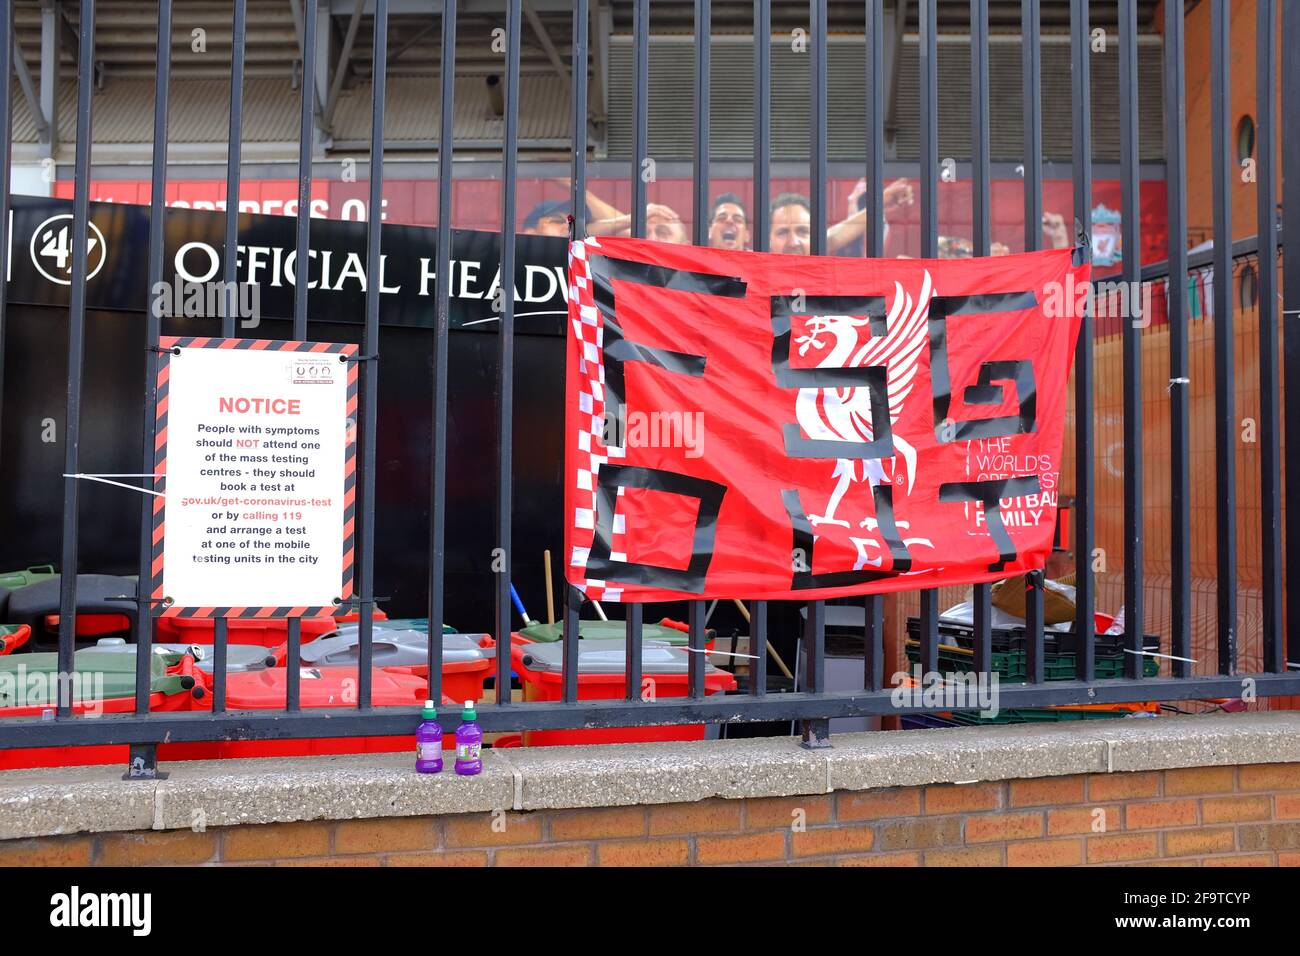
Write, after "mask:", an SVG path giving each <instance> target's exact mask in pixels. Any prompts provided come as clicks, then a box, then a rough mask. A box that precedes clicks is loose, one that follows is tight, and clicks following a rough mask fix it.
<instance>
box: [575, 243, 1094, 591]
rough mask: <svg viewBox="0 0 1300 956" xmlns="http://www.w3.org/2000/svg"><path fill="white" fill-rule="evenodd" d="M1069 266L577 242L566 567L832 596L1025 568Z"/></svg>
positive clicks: (1063, 370)
mask: <svg viewBox="0 0 1300 956" xmlns="http://www.w3.org/2000/svg"><path fill="white" fill-rule="evenodd" d="M1087 277H1088V273H1087V267H1086V266H1084V267H1078V266H1075V265H1074V264H1073V253H1072V251H1071V250H1069V249H1065V250H1054V251H1050V252H1037V253H1029V254H1025V255H1016V256H1004V257H998V258H993V259H954V260H924V259H847V258H844V259H842V258H820V257H816V258H814V257H806V256H782V255H771V254H765V253H751V252H727V251H721V250H713V249H701V248H696V247H692V246H681V245H671V244H664V243H657V242H648V241H645V240H633V239H609V238H605V239H588V240H586V241H584V242H576V243H573V245H572V246H571V249H570V257H569V320H570V328H569V339H568V353H569V354H568V370H567V375H568V379H567V411H566V421H565V442H566V448H565V470H566V485H565V512H566V525H565V551H566V560H565V575H566V578H567V580H568V581H569V582H570V583H571V584H573V585H575V586H577V587H578V588H579V589H580V590H582V591H583V592H584V593H585V594H587V595H588V596H589V597H591V598H593V599H596V600H613V601H618V600H621V601H662V600H673V599H680V598H683V597H697V598H698V597H704V598H713V597H725V598H730V597H745V598H754V599H778V598H795V599H808V598H829V597H836V596H843V595H849V594H864V593H879V592H884V591H897V590H906V589H912V588H918V587H936V586H939V585H945V584H959V583H966V582H976V581H993V580H998V579H999V578H1003V577H1008V576H1010V575H1012V574H1016V573H1018V572H1021V571H1025V570H1028V569H1034V568H1040V567H1042V564H1043V561H1044V560H1045V558H1046V555H1047V553H1048V552H1049V551H1050V550H1051V547H1052V538H1053V533H1054V530H1055V525H1056V506H1057V490H1058V472H1059V468H1060V456H1061V436H1062V430H1063V427H1064V415H1065V387H1066V380H1067V376H1068V374H1069V367H1070V361H1071V357H1072V353H1073V349H1074V345H1075V341H1076V339H1077V337H1078V331H1079V316H1080V314H1081V312H1080V310H1079V308H1078V307H1077V306H1078V303H1079V302H1081V300H1082V296H1083V290H1085V289H1086V287H1087V286H1086V284H1087Z"/></svg>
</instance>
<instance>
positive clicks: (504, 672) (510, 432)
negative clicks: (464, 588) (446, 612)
mask: <svg viewBox="0 0 1300 956" xmlns="http://www.w3.org/2000/svg"><path fill="white" fill-rule="evenodd" d="M520 2H521V0H506V64H505V137H504V139H503V142H502V152H501V179H502V184H501V276H502V279H501V328H500V330H499V331H498V336H499V337H498V339H497V345H498V351H497V362H498V365H497V403H498V404H497V416H498V417H497V442H498V446H497V466H498V471H497V547H498V548H499V549H500V552H499V553H498V554H497V555H496V561H497V562H499V564H497V567H499V568H500V572H499V573H498V575H497V579H496V639H497V678H496V680H497V704H498V705H505V704H508V703H510V616H511V614H513V613H514V611H513V607H512V604H511V599H510V575H511V567H512V565H513V559H512V555H511V553H510V550H511V508H512V506H513V503H514V494H513V480H514V455H513V448H512V442H513V440H514V399H515V375H514V372H515V294H514V275H515V191H516V188H517V185H518V184H517V181H516V178H517V177H516V173H517V167H518V161H519V156H518V141H519V29H520V20H521V19H522V11H521V6H520ZM447 81H448V78H444V80H443V82H444V83H445V82H447ZM449 213H450V210H443V211H442V212H441V213H440V215H441V216H447V215H449ZM430 627H431V628H432V622H430ZM566 663H567V660H566Z"/></svg>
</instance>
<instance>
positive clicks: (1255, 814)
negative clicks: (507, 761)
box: [0, 763, 1300, 866]
mask: <svg viewBox="0 0 1300 956" xmlns="http://www.w3.org/2000/svg"><path fill="white" fill-rule="evenodd" d="M176 863H180V864H198V863H219V864H247V863H275V864H278V865H345V866H352V865H355V866H423V865H436V866H517V865H528V864H549V865H564V866H589V865H595V864H598V865H604V866H618V865H650V866H663V865H675V864H700V865H707V864H737V863H800V864H803V863H807V864H840V865H845V866H969V865H988V866H1000V865H1004V864H1009V865H1012V866H1017V865H1030V866H1033V865H1076V864H1082V863H1092V864H1106V863H1139V864H1151V863H1159V864H1164V865H1173V866H1198V865H1203V866H1220V865H1246V864H1249V865H1257V866H1275V865H1282V866H1300V764H1294V763H1293V764H1258V765H1251V766H1241V767H1202V768H1192V769H1187V770H1167V771H1156V772H1144V773H1117V774H1091V775H1082V776H1072V777H1048V778H1042V779H1037V780H1013V781H1009V782H998V783H973V784H966V785H942V786H931V787H900V788H894V789H889V790H869V791H856V792H855V791H840V792H838V793H834V794H822V795H817V796H804V797H783V798H773V799H752V800H708V801H704V802H701V803H679V804H659V805H654V806H635V807H609V808H602V809H590V810H545V811H535V812H523V813H518V812H514V811H498V812H497V813H475V814H464V815H449V816H442V817H398V818H383V819H374V820H341V821H325V822H311V823H285V824H265V825H258V826H236V827H221V828H214V829H210V830H207V831H206V832H202V833H195V832H191V831H188V830H182V831H165V832H161V831H136V832H132V833H113V834H99V835H83V836H65V837H43V838H38V839H31V840H11V841H0V866H6V865H40V864H47V865H51V864H54V865H56V864H76V865H86V864H105V865H151V864H176Z"/></svg>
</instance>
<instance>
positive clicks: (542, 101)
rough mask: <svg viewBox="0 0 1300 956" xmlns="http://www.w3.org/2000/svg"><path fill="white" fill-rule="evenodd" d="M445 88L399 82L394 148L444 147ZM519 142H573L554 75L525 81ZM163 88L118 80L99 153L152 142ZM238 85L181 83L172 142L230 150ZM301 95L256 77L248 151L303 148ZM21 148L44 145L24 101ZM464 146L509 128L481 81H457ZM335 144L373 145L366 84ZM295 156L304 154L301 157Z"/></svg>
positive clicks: (17, 103)
mask: <svg viewBox="0 0 1300 956" xmlns="http://www.w3.org/2000/svg"><path fill="white" fill-rule="evenodd" d="M438 83H439V81H438V79H437V77H410V76H397V77H390V78H389V80H388V84H387V97H386V100H385V110H384V135H385V138H386V139H387V140H388V141H389V142H390V143H394V144H402V143H409V142H418V141H436V140H437V138H438V135H437V130H438V114H439V85H438ZM60 94H61V95H60V100H61V105H60V109H59V136H60V139H61V141H62V143H63V145H64V149H65V150H67V149H69V148H70V147H71V146H72V144H73V143H74V141H75V140H76V107H77V90H76V86H75V85H73V84H64V85H63V87H62V89H61V90H60ZM519 96H520V103H519V108H520V114H519V137H520V142H521V144H522V145H523V146H524V147H525V148H527V146H528V144H529V142H540V141H552V140H565V141H567V139H568V137H569V127H570V125H571V124H570V118H569V88H568V86H567V85H566V84H565V83H564V82H563V81H562V80H561V79H560V78H559V77H558V76H556V75H555V74H554V73H546V74H540V75H531V76H527V77H524V78H523V80H522V81H521V83H520V90H519ZM153 101H154V85H153V83H152V82H150V81H148V80H115V81H113V82H111V83H109V84H107V85H106V86H105V87H104V89H103V90H101V91H100V92H98V93H96V94H95V98H94V104H93V111H94V141H95V144H96V145H100V144H104V145H108V144H130V143H151V142H153ZM229 104H230V81H229V80H228V79H227V80H203V79H188V80H176V81H174V82H173V83H172V89H171V109H170V112H169V119H168V125H169V131H168V142H170V143H172V144H176V145H179V144H183V143H213V144H220V143H224V142H225V141H226V134H227V130H228V122H229V115H230V109H229ZM298 109H299V92H298V91H297V90H295V89H293V88H292V86H291V85H290V83H289V82H288V80H287V79H284V78H276V77H252V78H250V79H249V80H247V81H246V82H245V84H244V114H243V115H244V122H243V141H244V142H245V143H249V144H251V143H297V141H298ZM13 113H14V141H15V142H19V143H35V142H36V125H35V123H33V122H32V117H31V113H30V111H29V110H28V107H27V100H26V98H25V97H22V96H17V97H15V99H14V110H13ZM455 135H456V140H457V142H467V143H469V142H473V143H483V142H496V141H499V140H500V139H501V136H502V120H501V119H500V118H498V117H497V116H496V115H495V114H494V113H493V112H492V108H491V105H490V100H489V97H488V87H487V83H486V82H485V78H484V77H482V76H463V77H457V78H456V125H455ZM334 139H335V141H336V142H338V143H343V142H349V141H350V142H355V143H368V142H369V139H370V84H369V83H359V84H357V85H356V86H354V87H353V88H352V89H350V90H345V91H343V93H342V94H341V95H340V97H339V103H338V108H337V111H336V114H335V123H334ZM294 155H296V153H295V154H294Z"/></svg>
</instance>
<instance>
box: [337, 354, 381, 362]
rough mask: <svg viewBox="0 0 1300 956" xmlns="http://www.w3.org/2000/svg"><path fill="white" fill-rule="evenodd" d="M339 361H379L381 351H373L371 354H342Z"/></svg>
mask: <svg viewBox="0 0 1300 956" xmlns="http://www.w3.org/2000/svg"><path fill="white" fill-rule="evenodd" d="M339 361H340V362H377V361H379V353H378V352H372V353H371V354H370V355H340V356H339Z"/></svg>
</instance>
